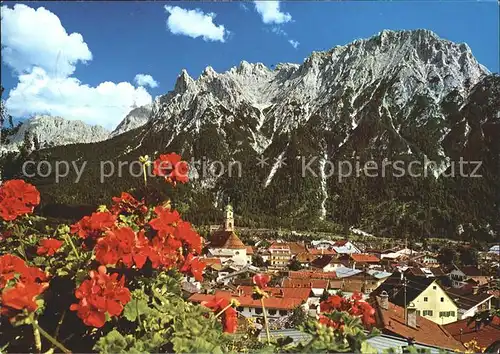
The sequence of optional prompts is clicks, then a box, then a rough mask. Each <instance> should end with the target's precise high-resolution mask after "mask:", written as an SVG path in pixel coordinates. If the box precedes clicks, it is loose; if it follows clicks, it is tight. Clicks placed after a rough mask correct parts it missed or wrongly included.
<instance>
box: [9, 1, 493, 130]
mask: <svg viewBox="0 0 500 354" xmlns="http://www.w3.org/2000/svg"><path fill="white" fill-rule="evenodd" d="M19 4H22V3H19ZM14 5H15V3H12V2H8V3H6V4H5V3H4V6H3V7H2V17H3V19H2V72H1V74H2V75H1V77H2V85H3V86H4V87H5V88H6V90H7V94H8V95H9V96H8V99H7V107H8V108H9V109H10V111H11V113H12V114H13V115H14V116H16V117H29V116H30V115H33V114H35V113H49V114H54V115H62V116H64V117H66V118H70V119H82V120H85V121H87V122H88V123H91V124H102V125H104V126H106V127H107V128H109V129H112V128H113V127H114V126H115V125H116V124H118V122H119V121H120V120H121V119H122V118H123V116H124V115H125V114H126V113H127V112H128V111H129V110H130V109H131V107H132V106H133V105H134V104H135V105H142V104H145V103H147V102H148V101H149V100H151V97H155V96H157V95H159V94H163V93H166V92H167V91H169V90H171V89H172V87H173V85H174V83H175V80H176V77H177V75H178V74H179V72H180V71H181V70H182V69H183V68H185V69H187V71H188V72H189V74H190V75H191V76H192V77H195V78H196V77H198V76H199V75H200V73H201V72H202V71H203V69H204V68H205V67H206V66H208V65H210V66H212V67H213V68H214V69H215V70H216V71H225V70H228V69H229V68H230V67H232V66H236V65H238V64H239V62H240V61H242V60H246V61H249V62H262V63H264V64H266V65H267V66H271V65H273V64H277V63H279V62H296V63H300V62H302V61H303V60H304V58H306V57H307V56H309V55H310V53H311V52H312V51H318V50H327V49H329V48H331V47H334V46H336V45H344V44H347V43H349V42H351V41H352V40H354V39H358V38H366V37H370V36H372V35H374V34H376V33H378V32H380V31H381V30H383V29H394V30H396V29H416V28H425V29H430V30H432V31H434V32H436V33H437V34H438V35H439V36H441V37H443V38H446V39H449V40H452V41H455V42H466V43H467V44H468V45H469V46H470V47H471V49H472V52H473V53H474V55H475V56H476V58H477V59H478V60H479V62H480V63H482V64H483V65H485V66H486V67H487V68H488V69H489V70H490V71H492V72H498V71H499V57H498V55H499V54H498V52H499V44H498V42H499V38H498V26H499V25H498V18H499V12H498V11H499V7H498V2H497V1H496V0H487V1H410V0H408V1H372V2H361V1H346V2H326V1H325V2H298V1H296V2H275V1H267V2H261V3H260V4H258V5H256V4H255V3H253V2H239V3H231V2H217V3H210V2H197V3H194V2H182V1H176V2H33V3H25V4H24V5H25V6H14ZM165 5H167V6H169V8H168V9H169V10H168V11H167V10H165V8H164V7H165ZM41 7H43V8H45V10H43V9H40V8H41ZM195 9H198V10H197V12H194V11H193V10H195ZM190 11H191V12H190ZM59 21H60V22H59ZM222 26H223V28H222ZM4 29H7V31H5V30H4ZM19 29H21V30H19ZM78 34H79V35H78ZM20 43H22V44H20ZM7 51H8V52H7ZM6 53H7V55H5V54H6ZM138 74H139V75H142V76H138V77H137V79H138V80H134V78H136V75H138ZM144 75H150V77H149V76H144ZM104 83H105V84H104ZM4 98H5V97H4Z"/></svg>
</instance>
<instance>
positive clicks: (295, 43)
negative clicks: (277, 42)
mask: <svg viewBox="0 0 500 354" xmlns="http://www.w3.org/2000/svg"><path fill="white" fill-rule="evenodd" d="M288 43H290V44H291V45H292V47H294V48H295V49H297V47H298V46H299V44H300V43H299V42H298V41H295V40H293V39H289V40H288Z"/></svg>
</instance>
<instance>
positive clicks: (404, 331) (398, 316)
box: [370, 297, 464, 350]
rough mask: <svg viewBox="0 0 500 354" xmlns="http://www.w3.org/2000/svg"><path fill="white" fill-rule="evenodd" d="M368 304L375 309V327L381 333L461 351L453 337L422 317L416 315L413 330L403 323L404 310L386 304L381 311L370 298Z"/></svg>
mask: <svg viewBox="0 0 500 354" xmlns="http://www.w3.org/2000/svg"><path fill="white" fill-rule="evenodd" d="M370 303H371V304H372V306H374V307H375V309H376V312H375V317H376V326H377V327H378V328H380V329H381V330H382V331H383V333H388V334H393V335H397V336H400V337H403V338H413V339H414V340H415V342H416V343H421V344H427V345H432V346H436V347H439V348H446V349H452V350H455V349H460V350H463V349H464V346H463V345H462V343H460V342H459V341H457V340H456V339H455V338H453V336H452V335H451V334H450V333H449V332H448V331H446V329H444V327H443V326H441V325H438V324H437V323H434V322H432V321H430V320H428V319H426V318H424V317H422V316H418V315H417V327H416V328H413V327H410V326H408V325H406V323H405V315H404V312H405V310H404V308H403V307H400V306H397V305H394V304H393V303H392V302H389V303H388V308H387V310H386V309H383V308H382V307H381V306H380V304H379V301H378V300H377V299H376V298H375V297H372V298H371V299H370Z"/></svg>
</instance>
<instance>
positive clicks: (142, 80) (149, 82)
mask: <svg viewBox="0 0 500 354" xmlns="http://www.w3.org/2000/svg"><path fill="white" fill-rule="evenodd" d="M134 81H135V83H136V84H137V85H139V86H149V87H151V88H155V87H158V81H156V80H155V79H153V77H152V76H151V75H147V74H137V75H135V78H134Z"/></svg>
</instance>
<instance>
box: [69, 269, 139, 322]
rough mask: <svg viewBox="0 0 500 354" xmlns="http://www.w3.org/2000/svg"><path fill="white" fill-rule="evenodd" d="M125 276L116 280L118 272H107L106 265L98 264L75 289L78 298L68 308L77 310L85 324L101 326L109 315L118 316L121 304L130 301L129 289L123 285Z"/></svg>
mask: <svg viewBox="0 0 500 354" xmlns="http://www.w3.org/2000/svg"><path fill="white" fill-rule="evenodd" d="M124 284H125V277H122V278H121V279H120V280H118V274H116V273H114V274H111V275H110V274H107V273H106V267H104V266H100V267H99V268H98V270H97V272H95V271H91V272H90V279H88V280H85V281H84V282H83V283H82V284H81V285H80V287H79V288H78V289H76V291H75V296H76V298H77V299H79V300H80V302H79V303H78V304H73V305H71V307H70V310H72V311H77V315H78V317H80V318H81V319H82V320H83V323H85V324H86V325H87V326H93V327H98V328H99V327H102V326H103V325H104V323H105V322H106V313H107V314H108V315H109V316H111V317H112V316H118V315H120V314H121V313H122V311H123V306H124V305H126V304H127V303H128V302H129V301H130V298H131V296H130V291H129V290H128V289H127V288H126V287H125V285H124Z"/></svg>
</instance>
